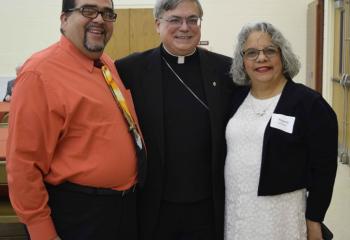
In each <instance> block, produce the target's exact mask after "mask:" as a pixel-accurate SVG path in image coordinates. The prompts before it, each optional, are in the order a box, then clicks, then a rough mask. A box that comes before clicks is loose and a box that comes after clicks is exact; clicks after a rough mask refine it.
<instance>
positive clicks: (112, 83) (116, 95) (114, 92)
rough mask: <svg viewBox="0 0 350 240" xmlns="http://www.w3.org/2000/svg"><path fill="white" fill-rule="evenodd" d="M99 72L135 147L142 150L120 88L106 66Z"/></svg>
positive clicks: (139, 138)
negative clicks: (127, 126)
mask: <svg viewBox="0 0 350 240" xmlns="http://www.w3.org/2000/svg"><path fill="white" fill-rule="evenodd" d="M101 70H102V73H103V76H104V78H105V80H106V83H107V85H108V87H109V89H110V90H111V93H112V95H113V97H114V99H115V100H116V102H117V105H118V107H119V108H120V110H121V111H122V113H123V116H124V118H125V120H126V121H127V123H128V125H129V131H130V132H131V133H132V135H133V137H134V140H135V143H136V145H137V147H138V148H139V150H141V149H142V140H141V137H140V134H139V132H138V129H137V127H136V124H135V121H134V119H133V118H132V115H131V114H130V111H129V108H128V106H127V105H126V101H125V98H124V96H123V94H122V92H121V91H120V88H119V87H118V85H117V84H116V82H115V81H114V80H113V77H112V74H111V72H110V71H109V69H108V67H107V66H106V65H103V66H102V68H101Z"/></svg>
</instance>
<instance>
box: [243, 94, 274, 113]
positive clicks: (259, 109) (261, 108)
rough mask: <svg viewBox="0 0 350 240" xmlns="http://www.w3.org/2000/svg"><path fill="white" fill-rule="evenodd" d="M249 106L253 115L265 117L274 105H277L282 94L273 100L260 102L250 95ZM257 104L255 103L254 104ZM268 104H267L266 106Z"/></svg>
mask: <svg viewBox="0 0 350 240" xmlns="http://www.w3.org/2000/svg"><path fill="white" fill-rule="evenodd" d="M249 95H250V96H249V103H248V104H249V106H250V108H251V110H252V111H253V113H254V114H255V115H256V116H258V117H263V116H264V115H265V114H266V113H267V112H268V110H270V108H271V106H272V105H275V104H276V102H277V101H278V99H279V97H280V95H281V94H278V95H276V96H274V97H272V98H269V99H265V100H260V99H256V98H254V96H253V95H252V94H251V93H249ZM254 102H255V103H254ZM266 103H267V104H266Z"/></svg>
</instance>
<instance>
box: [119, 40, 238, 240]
mask: <svg viewBox="0 0 350 240" xmlns="http://www.w3.org/2000/svg"><path fill="white" fill-rule="evenodd" d="M160 52H161V51H160V47H158V48H155V49H151V50H148V51H146V52H143V53H136V54H133V55H130V56H128V57H126V58H124V59H121V60H118V61H116V67H117V70H118V72H119V74H120V77H121V79H122V80H123V82H124V84H125V86H126V88H128V89H130V90H131V93H132V96H133V100H134V105H135V109H136V112H137V115H138V119H139V123H140V126H141V130H142V133H143V136H144V139H145V143H146V148H147V158H148V163H147V164H148V170H147V180H146V184H145V187H144V188H143V189H141V190H140V194H139V202H140V204H139V206H140V209H139V213H140V228H141V231H140V236H141V238H143V239H147V240H153V238H152V235H153V232H154V229H155V227H156V224H157V221H158V213H159V208H160V203H161V200H162V191H163V190H162V188H163V178H162V176H163V167H164V117H163V115H164V114H163V111H164V109H163V86H162V84H163V83H162V70H161V55H160ZM198 52H199V58H200V65H201V71H202V75H203V81H204V82H203V86H204V91H205V94H206V98H207V102H208V106H209V108H210V113H209V115H210V125H211V137H212V138H211V146H212V179H213V181H212V192H213V198H214V209H215V224H216V228H217V235H218V237H217V238H216V239H218V240H220V239H223V219H224V216H223V214H224V176H223V168H224V161H225V155H226V144H225V135H224V134H225V127H226V123H227V121H228V118H229V116H230V109H231V107H230V95H231V91H232V89H233V82H232V80H231V78H230V76H229V69H230V66H231V61H232V60H231V58H229V57H226V56H223V55H219V54H216V53H212V52H209V51H206V50H203V49H199V48H198Z"/></svg>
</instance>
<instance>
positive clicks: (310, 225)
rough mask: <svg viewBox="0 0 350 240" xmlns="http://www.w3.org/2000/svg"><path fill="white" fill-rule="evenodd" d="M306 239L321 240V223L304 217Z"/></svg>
mask: <svg viewBox="0 0 350 240" xmlns="http://www.w3.org/2000/svg"><path fill="white" fill-rule="evenodd" d="M306 227H307V240H322V239H323V238H322V231H321V224H320V223H319V222H314V221H311V220H308V219H306Z"/></svg>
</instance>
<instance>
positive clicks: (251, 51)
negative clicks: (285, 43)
mask: <svg viewBox="0 0 350 240" xmlns="http://www.w3.org/2000/svg"><path fill="white" fill-rule="evenodd" d="M278 51H279V49H278V48H277V47H274V46H268V47H266V48H263V49H256V48H248V49H247V50H244V51H243V52H242V53H243V56H244V57H245V58H246V59H248V60H251V61H255V60H256V59H257V58H258V57H259V55H260V52H263V53H264V55H265V57H267V58H269V59H270V58H273V57H275V56H276V55H277V54H278Z"/></svg>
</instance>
